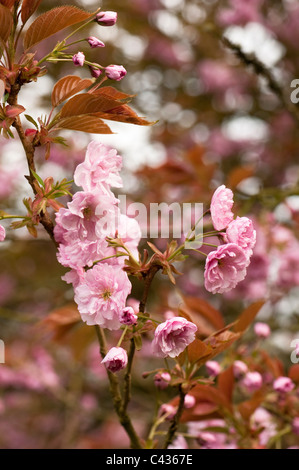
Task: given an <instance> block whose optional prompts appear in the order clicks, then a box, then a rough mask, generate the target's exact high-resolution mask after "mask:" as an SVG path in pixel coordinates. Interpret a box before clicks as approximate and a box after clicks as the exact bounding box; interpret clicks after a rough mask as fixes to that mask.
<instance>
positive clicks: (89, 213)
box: [83, 206, 92, 220]
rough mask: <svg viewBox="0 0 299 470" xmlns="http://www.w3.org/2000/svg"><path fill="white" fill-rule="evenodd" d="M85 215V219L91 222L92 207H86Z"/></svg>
mask: <svg viewBox="0 0 299 470" xmlns="http://www.w3.org/2000/svg"><path fill="white" fill-rule="evenodd" d="M83 215H84V218H85V219H87V220H89V219H90V218H91V217H92V210H91V207H88V206H87V207H85V209H83Z"/></svg>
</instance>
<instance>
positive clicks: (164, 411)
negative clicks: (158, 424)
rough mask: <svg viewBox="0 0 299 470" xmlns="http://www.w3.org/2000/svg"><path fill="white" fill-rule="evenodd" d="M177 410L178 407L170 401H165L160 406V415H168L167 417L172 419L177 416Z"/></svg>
mask: <svg viewBox="0 0 299 470" xmlns="http://www.w3.org/2000/svg"><path fill="white" fill-rule="evenodd" d="M176 412H177V408H176V407H174V406H173V405H170V404H169V403H163V405H161V406H160V410H159V415H160V416H163V415H166V419H167V420H171V419H172V418H174V417H175V415H176Z"/></svg>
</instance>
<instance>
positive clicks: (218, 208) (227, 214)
mask: <svg viewBox="0 0 299 470" xmlns="http://www.w3.org/2000/svg"><path fill="white" fill-rule="evenodd" d="M233 196H234V195H233V192H232V190H231V189H228V188H226V186H224V184H223V185H222V186H219V188H217V189H216V191H215V192H214V194H213V197H212V200H211V207H210V210H211V217H212V222H213V225H214V227H215V229H216V230H223V229H225V228H226V227H227V226H228V224H229V223H230V222H232V220H233V218H234V214H233V213H232V210H231V209H232V207H233V204H234V201H233Z"/></svg>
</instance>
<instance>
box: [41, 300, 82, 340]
mask: <svg viewBox="0 0 299 470" xmlns="http://www.w3.org/2000/svg"><path fill="white" fill-rule="evenodd" d="M80 321H81V317H80V314H79V312H78V309H77V306H76V305H75V304H67V305H64V306H63V307H61V308H57V309H56V310H53V311H52V312H51V313H49V315H48V316H47V317H45V318H44V319H43V320H42V321H41V322H40V323H39V326H41V327H42V328H43V329H44V330H46V331H49V332H51V333H52V335H53V339H54V340H56V341H59V340H61V339H62V338H64V336H65V335H66V334H67V333H68V332H69V331H70V330H71V329H72V328H73V326H74V325H76V324H77V323H79V322H80Z"/></svg>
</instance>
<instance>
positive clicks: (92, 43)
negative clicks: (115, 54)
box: [86, 36, 105, 49]
mask: <svg viewBox="0 0 299 470" xmlns="http://www.w3.org/2000/svg"><path fill="white" fill-rule="evenodd" d="M86 41H87V42H88V44H89V45H90V47H91V48H92V49H95V48H96V47H105V44H104V43H103V41H101V40H100V39H98V38H96V37H94V36H89V38H87V39H86Z"/></svg>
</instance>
